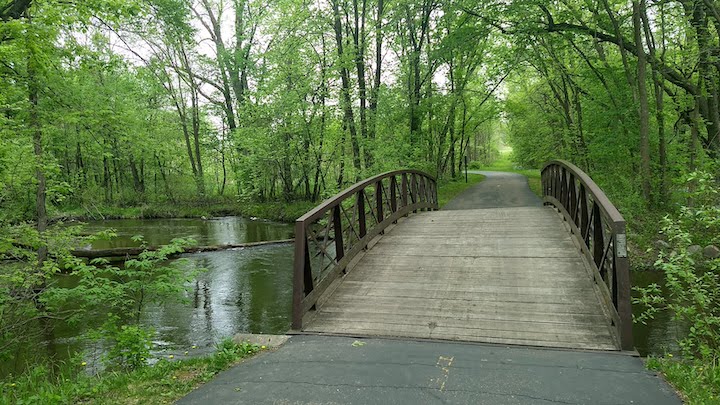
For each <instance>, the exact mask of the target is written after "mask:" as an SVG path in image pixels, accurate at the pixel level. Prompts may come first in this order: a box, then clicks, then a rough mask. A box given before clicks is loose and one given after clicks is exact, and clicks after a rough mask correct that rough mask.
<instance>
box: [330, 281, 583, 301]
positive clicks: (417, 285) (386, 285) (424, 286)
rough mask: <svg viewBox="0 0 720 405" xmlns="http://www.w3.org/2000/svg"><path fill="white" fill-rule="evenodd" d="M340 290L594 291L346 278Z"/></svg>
mask: <svg viewBox="0 0 720 405" xmlns="http://www.w3.org/2000/svg"><path fill="white" fill-rule="evenodd" d="M344 289H350V290H352V291H356V292H357V293H361V292H362V291H364V290H366V289H370V290H380V289H388V290H393V291H417V292H419V293H429V292H431V291H435V292H437V291H438V290H439V289H442V291H440V292H441V293H443V294H445V295H452V294H455V293H473V294H478V295H481V294H491V295H498V296H501V295H529V296H544V295H552V296H555V295H563V296H566V297H570V296H580V297H584V296H590V297H592V298H595V292H594V290H593V288H592V285H584V286H580V287H572V286H557V287H536V286H532V285H531V286H501V285H469V284H468V283H465V282H460V283H458V282H447V281H444V280H439V281H435V280H425V281H420V282H411V281H407V282H402V281H401V282H394V281H386V280H380V281H377V280H372V281H371V280H363V281H354V280H350V279H347V280H345V282H344V283H343V285H342V286H341V287H340V289H339V291H338V292H340V291H342V290H344Z"/></svg>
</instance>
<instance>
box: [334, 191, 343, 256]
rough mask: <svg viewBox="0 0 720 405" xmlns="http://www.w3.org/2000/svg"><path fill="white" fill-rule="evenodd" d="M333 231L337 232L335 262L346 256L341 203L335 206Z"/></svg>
mask: <svg viewBox="0 0 720 405" xmlns="http://www.w3.org/2000/svg"><path fill="white" fill-rule="evenodd" d="M333 232H334V233H335V262H336V263H337V262H339V261H340V260H342V258H343V257H345V245H344V242H343V229H342V218H341V217H340V204H338V205H336V206H335V208H333Z"/></svg>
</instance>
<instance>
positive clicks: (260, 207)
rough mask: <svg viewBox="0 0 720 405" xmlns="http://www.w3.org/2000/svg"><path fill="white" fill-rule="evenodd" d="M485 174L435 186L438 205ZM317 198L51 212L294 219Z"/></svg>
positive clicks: (62, 216)
mask: <svg viewBox="0 0 720 405" xmlns="http://www.w3.org/2000/svg"><path fill="white" fill-rule="evenodd" d="M484 178H485V176H482V175H479V174H470V175H468V180H469V181H468V183H465V178H464V177H462V178H460V177H458V178H457V179H454V180H451V181H448V182H446V183H444V184H442V185H440V187H439V188H438V198H439V200H440V206H442V205H444V204H445V203H447V202H448V201H450V200H451V199H452V198H453V197H455V196H456V195H458V194H459V193H461V192H462V191H463V190H465V189H466V188H468V187H470V186H472V185H473V184H476V183H479V182H481V181H482V180H483V179H484ZM318 204H319V202H311V201H294V202H284V201H270V202H235V201H232V200H210V201H185V202H178V203H175V204H173V203H170V202H164V203H146V204H143V205H139V206H132V207H117V206H112V205H93V206H83V207H66V208H64V209H60V210H57V211H56V212H53V213H52V217H53V218H54V219H55V220H68V219H75V220H82V221H87V220H101V219H152V218H200V217H217V216H229V215H233V216H242V217H257V218H263V219H268V220H271V221H278V222H288V223H290V222H294V221H295V220H296V219H297V218H299V217H301V216H302V215H303V214H305V213H306V212H308V211H310V210H311V209H312V208H314V207H315V206H317V205H318Z"/></svg>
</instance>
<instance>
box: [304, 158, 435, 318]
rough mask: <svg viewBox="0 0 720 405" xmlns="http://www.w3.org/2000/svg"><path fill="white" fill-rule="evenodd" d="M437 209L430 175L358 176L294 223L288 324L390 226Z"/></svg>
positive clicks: (407, 172)
mask: <svg viewBox="0 0 720 405" xmlns="http://www.w3.org/2000/svg"><path fill="white" fill-rule="evenodd" d="M424 209H438V200H437V184H436V182H435V178H433V177H432V176H430V175H428V174H426V173H423V172H421V171H418V170H398V171H393V172H387V173H383V174H380V175H377V176H375V177H371V178H369V179H367V180H363V181H361V182H359V183H356V184H354V185H353V186H351V187H349V188H347V189H346V190H345V191H343V192H341V193H339V194H337V195H336V196H334V197H332V198H330V199H328V200H326V201H324V202H323V203H322V204H320V205H319V206H317V207H315V208H314V209H313V210H311V211H310V212H308V213H307V214H305V215H303V216H302V217H300V218H298V219H297V221H295V264H294V274H293V318H292V328H293V329H294V330H300V329H302V325H303V317H304V316H305V314H306V313H307V312H308V311H310V310H312V309H313V308H314V307H315V306H316V304H317V302H318V299H319V298H320V296H321V295H322V294H323V293H324V292H325V291H326V290H327V288H328V287H329V286H330V285H331V284H332V283H333V281H335V280H337V278H338V277H340V275H341V274H342V273H344V272H345V271H346V268H347V267H348V264H350V262H351V260H352V259H353V258H355V257H356V256H357V255H358V253H360V252H362V251H363V250H364V249H365V248H366V247H367V246H368V243H370V241H371V240H372V239H373V238H375V237H376V236H378V235H380V234H381V233H382V232H383V231H384V230H385V229H386V228H387V227H388V226H389V225H390V224H392V223H395V222H397V220H398V219H400V218H401V217H403V216H405V215H408V214H409V213H411V212H413V211H418V210H424Z"/></svg>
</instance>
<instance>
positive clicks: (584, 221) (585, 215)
mask: <svg viewBox="0 0 720 405" xmlns="http://www.w3.org/2000/svg"><path fill="white" fill-rule="evenodd" d="M589 216H590V214H589V212H588V202H587V193H586V191H585V185H584V184H580V232H582V235H581V237H582V238H583V240H584V241H585V246H588V247H589V245H588V241H589V240H588V237H589V232H586V229H588V225H589V224H588V222H589Z"/></svg>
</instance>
